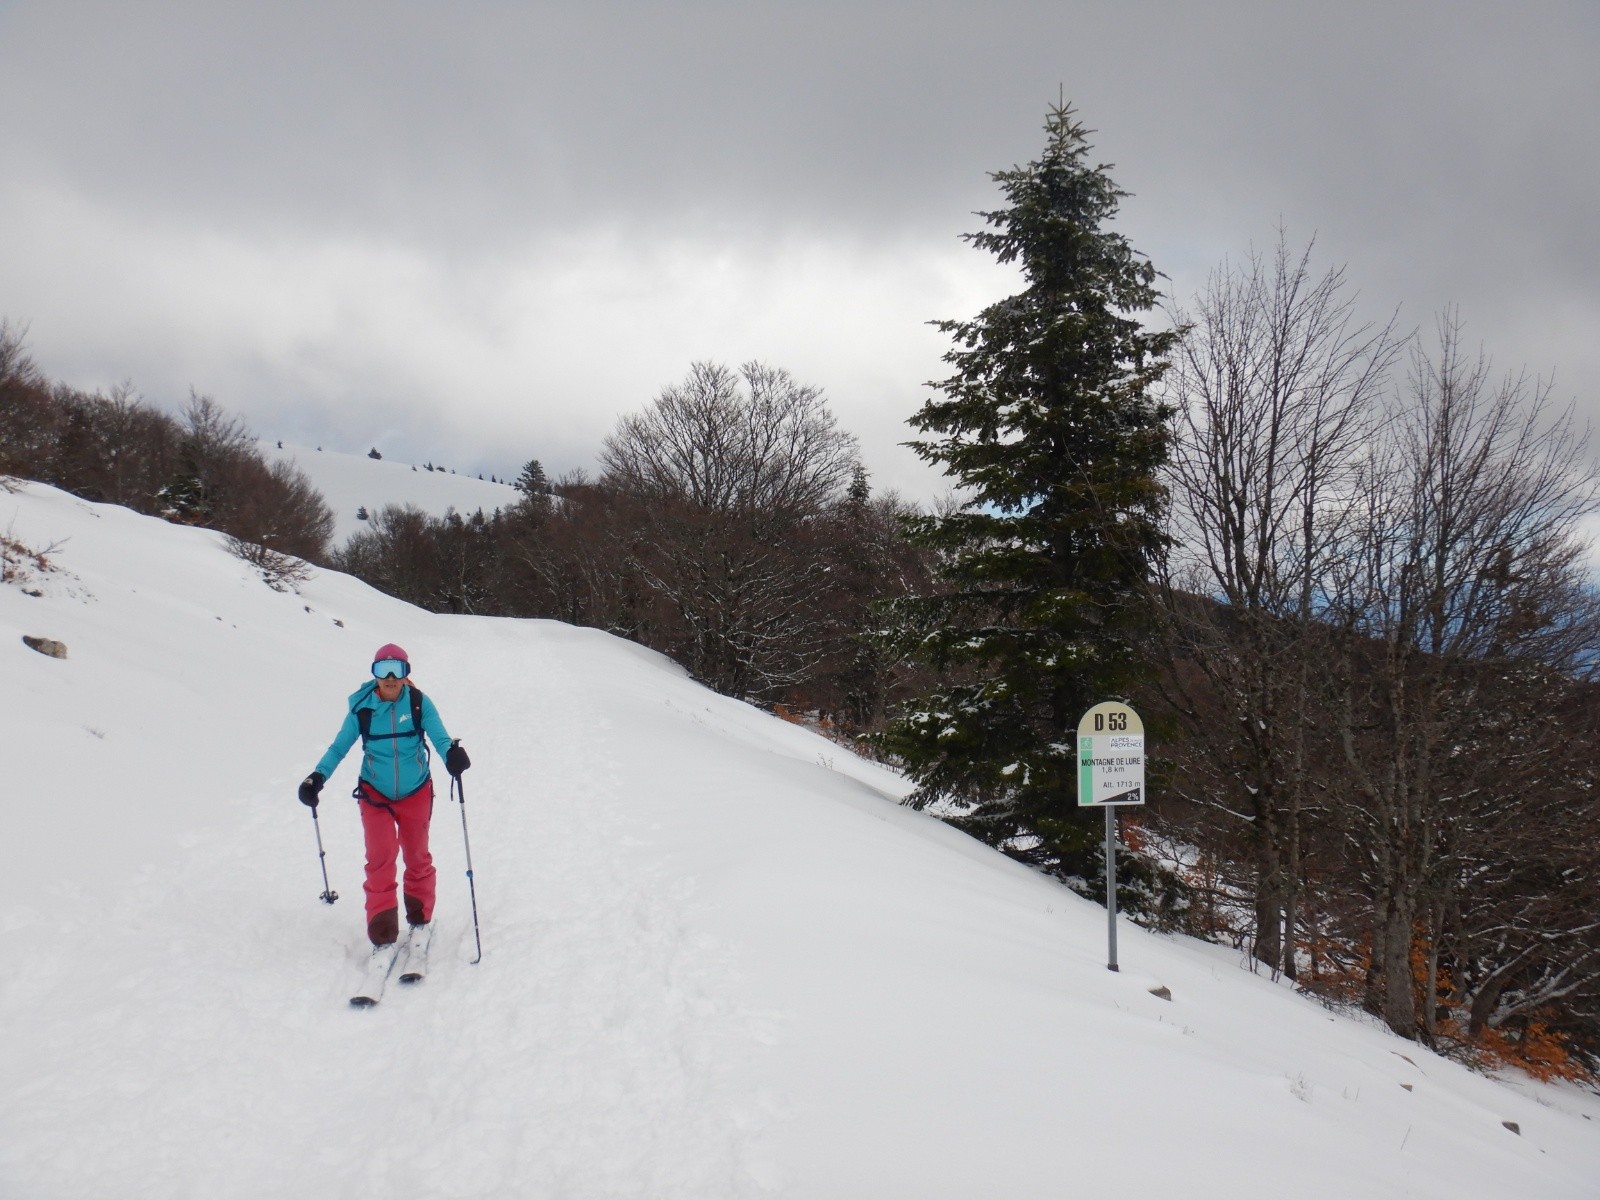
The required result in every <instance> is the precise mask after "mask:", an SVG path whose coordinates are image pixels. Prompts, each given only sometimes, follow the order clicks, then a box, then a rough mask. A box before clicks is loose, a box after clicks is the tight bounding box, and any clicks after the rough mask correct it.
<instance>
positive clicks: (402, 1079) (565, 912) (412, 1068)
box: [0, 624, 765, 1200]
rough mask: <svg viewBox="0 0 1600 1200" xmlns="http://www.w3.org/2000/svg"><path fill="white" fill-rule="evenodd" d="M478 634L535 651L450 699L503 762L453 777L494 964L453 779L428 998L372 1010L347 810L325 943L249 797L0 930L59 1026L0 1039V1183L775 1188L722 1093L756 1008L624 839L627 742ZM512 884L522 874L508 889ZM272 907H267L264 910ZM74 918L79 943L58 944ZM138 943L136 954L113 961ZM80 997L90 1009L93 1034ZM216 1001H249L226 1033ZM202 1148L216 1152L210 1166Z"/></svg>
mask: <svg viewBox="0 0 1600 1200" xmlns="http://www.w3.org/2000/svg"><path fill="white" fill-rule="evenodd" d="M479 633H480V636H479V638H477V639H474V640H477V641H479V642H480V643H481V652H482V653H483V654H484V655H486V656H489V655H493V656H498V658H499V659H500V660H501V661H504V660H505V658H506V656H508V655H520V656H521V658H522V659H526V660H527V661H518V663H517V667H518V671H517V676H516V677H518V678H524V679H528V680H530V681H537V682H536V683H533V682H530V684H529V686H528V687H527V689H526V691H524V692H523V693H521V694H513V695H505V696H472V697H470V698H469V700H468V702H465V703H463V702H460V701H457V702H456V703H454V704H450V705H442V707H443V708H444V712H445V718H446V721H447V722H448V723H449V724H450V725H451V728H452V731H453V732H458V733H459V734H460V735H461V736H463V737H464V740H465V737H466V735H467V734H468V733H469V732H470V735H471V741H472V742H473V743H475V744H477V745H478V746H480V747H485V748H487V747H493V748H494V751H493V754H488V753H485V752H484V751H483V750H480V751H479V755H480V759H481V761H480V763H479V764H478V765H476V766H475V767H474V769H473V770H471V771H469V772H468V773H467V774H466V775H465V776H464V779H463V782H464V783H465V784H466V796H467V819H468V822H469V826H470V831H471V833H472V834H473V835H474V842H473V855H474V864H473V865H474V869H475V879H476V882H477V886H478V893H479V895H478V900H479V910H480V917H481V919H482V926H483V929H482V933H483V943H484V955H485V957H484V960H483V962H482V963H480V964H478V965H471V964H470V963H469V961H468V960H469V959H470V958H471V957H472V956H473V953H474V944H473V939H472V928H471V919H470V911H469V900H468V894H467V887H466V881H465V878H464V870H465V868H464V857H463V852H462V847H461V843H462V837H461V829H460V810H459V808H458V806H457V805H455V804H453V803H450V802H449V801H448V800H447V799H446V798H445V797H446V795H447V793H445V791H444V788H443V785H444V783H445V779H446V777H444V776H443V773H442V772H436V775H437V776H438V779H437V782H438V783H439V785H440V789H441V794H440V797H439V799H438V800H436V805H435V815H434V822H433V839H432V841H433V849H434V854H435V861H436V865H437V866H438V868H439V895H440V899H439V906H438V912H437V914H436V919H437V920H438V922H439V925H438V935H437V937H436V939H435V944H434V948H433V955H432V962H433V972H432V974H431V975H430V977H429V978H428V979H427V980H426V981H425V982H424V983H423V984H422V985H420V986H418V987H415V988H412V987H403V986H401V985H400V984H399V983H398V982H397V981H395V980H391V982H390V987H389V989H388V991H387V993H386V995H385V999H384V1002H383V1004H382V1005H381V1006H380V1007H379V1008H377V1009H374V1010H370V1011H365V1012H361V1011H356V1010H352V1009H349V1008H348V1007H347V1005H346V997H347V996H348V994H349V992H350V990H351V989H352V988H353V986H354V984H355V982H356V980H357V979H358V977H359V972H360V967H361V963H362V960H363V959H364V957H365V954H366V947H365V943H364V942H363V941H360V940H358V935H359V922H360V904H361V893H360V885H359V879H360V869H359V868H360V863H359V838H358V837H354V838H352V837H348V836H347V837H343V838H340V837H338V836H337V834H336V830H337V829H338V828H339V827H341V826H354V824H355V814H354V812H353V811H350V806H352V805H353V804H354V801H353V800H352V801H343V794H344V789H341V788H338V787H337V786H336V785H330V787H329V789H328V791H327V792H326V793H325V802H324V804H323V806H322V808H321V810H320V812H321V824H322V826H323V837H324V840H325V842H329V843H330V850H329V861H330V864H332V865H331V866H330V871H331V873H332V874H334V875H335V876H336V878H335V882H334V887H335V889H336V890H339V891H340V892H341V898H340V900H339V901H338V903H337V904H336V905H334V906H333V908H332V909H331V910H329V909H326V908H323V907H322V906H320V905H319V906H318V908H319V909H320V911H319V912H318V913H317V914H315V915H316V917H317V918H318V919H317V920H316V921H315V922H314V924H315V926H316V927H317V928H318V929H320V930H321V935H320V936H318V937H316V938H314V939H310V940H309V941H308V939H307V936H306V926H307V924H308V922H307V920H306V918H305V912H306V905H305V901H306V900H307V899H308V898H310V896H311V895H313V894H314V892H313V891H312V878H311V877H310V876H307V877H306V878H305V879H304V881H303V884H304V886H302V887H296V888H293V889H288V890H286V889H285V888H284V887H283V886H282V881H281V879H280V878H278V877H280V876H281V875H283V874H286V872H284V871H283V870H282V867H283V864H284V863H285V862H296V861H299V860H300V859H303V858H306V857H309V856H310V855H311V854H312V853H313V852H314V850H313V847H312V846H311V845H310V844H309V843H310V841H311V839H310V831H309V830H304V829H302V828H301V827H300V826H299V825H298V824H297V825H296V826H295V828H294V829H293V831H292V832H293V834H296V835H298V834H304V835H305V840H306V842H307V844H306V845H290V844H287V843H291V842H298V841H299V840H300V839H299V838H298V837H295V836H290V831H289V830H288V829H286V822H285V820H284V811H285V810H284V806H285V804H286V803H288V804H291V805H292V804H293V800H292V795H291V794H290V793H288V792H286V791H285V790H284V789H282V788H278V789H274V790H273V791H271V792H252V793H249V794H244V795H241V796H239V797H237V798H236V799H235V800H234V802H233V803H234V805H235V806H236V807H237V808H238V809H241V810H244V819H243V822H242V825H243V828H237V827H235V828H233V829H230V830H229V831H228V832H227V833H226V834H223V835H217V834H212V835H210V836H206V837H191V838H189V839H187V841H188V844H187V845H186V846H184V848H183V853H182V855H181V857H180V859H179V860H178V861H177V862H176V863H174V864H173V865H172V866H171V867H170V868H169V869H167V870H162V869H155V868H150V869H146V870H145V871H144V872H142V875H141V877H140V878H138V879H137V880H136V881H135V882H134V883H133V885H132V886H131V887H129V888H128V890H127V892H126V894H125V896H124V897H123V898H122V900H121V901H120V902H119V903H118V905H117V911H116V912H115V913H114V914H105V913H100V912H97V911H96V906H95V903H94V902H93V901H90V902H87V903H85V902H83V901H76V902H75V900H74V897H73V896H72V895H71V893H70V891H67V890H66V889H63V890H62V891H61V892H60V893H58V894H56V895H54V896H52V897H51V898H50V901H49V902H48V903H46V904H42V905H39V906H37V907H32V908H29V909H25V910H23V913H22V914H21V915H14V916H13V917H12V918H10V919H9V920H8V922H7V926H6V929H5V933H6V940H7V943H8V944H13V945H14V944H17V943H19V942H20V943H21V944H23V945H24V946H29V945H30V944H31V948H32V950H33V952H31V953H25V954H22V955H20V956H19V962H18V965H17V969H16V971H15V973H14V974H13V976H12V978H11V979H10V980H9V981H8V985H7V987H6V1002H5V1007H6V1008H11V1009H12V1010H13V1011H17V1010H20V1011H24V1012H30V1013H33V1014H37V1013H39V1012H41V1011H42V1012H50V1011H52V1010H55V1011H58V1012H59V1013H60V1014H61V1016H60V1019H59V1020H54V1021H46V1022H40V1021H38V1020H37V1019H34V1020H32V1021H31V1022H30V1029H29V1033H30V1037H29V1042H28V1045H27V1046H25V1047H14V1048H13V1052H8V1054H7V1055H6V1057H7V1058H9V1059H11V1060H12V1063H11V1066H12V1070H11V1071H9V1072H7V1074H8V1076H9V1078H10V1080H12V1081H17V1082H15V1083H11V1084H8V1086H9V1087H10V1089H11V1093H12V1094H11V1096H10V1097H9V1101H8V1103H7V1105H6V1113H7V1116H6V1118H5V1123H4V1125H3V1126H0V1129H3V1134H4V1138H3V1140H4V1143H7V1144H11V1145H24V1144H25V1145H27V1146H29V1147H30V1153H29V1154H28V1156H27V1158H26V1160H25V1161H24V1160H21V1159H19V1158H16V1157H8V1156H4V1154H3V1152H0V1163H3V1164H4V1169H3V1171H0V1182H4V1183H5V1186H4V1187H3V1188H0V1193H3V1194H4V1195H6V1196H8V1197H13V1196H14V1197H19V1198H20V1197H29V1198H33V1197H51V1198H56V1197H60V1198H62V1200H65V1198H66V1197H77V1196H81V1197H107V1196H112V1195H118V1196H149V1197H152V1198H154V1197H175V1196H180V1195H181V1196H194V1197H202V1196H206V1197H215V1196H228V1197H241V1198H243V1197H255V1196H260V1197H272V1196H283V1195H285V1194H287V1192H288V1190H289V1189H290V1186H291V1182H292V1184H293V1186H294V1187H299V1186H304V1184H305V1183H306V1182H307V1181H312V1180H314V1181H315V1184H314V1186H315V1194H316V1195H318V1196H325V1197H352V1198H354V1197H366V1196H372V1195H382V1194H389V1195H400V1196H417V1197H426V1196H463V1197H475V1196H485V1197H487V1196H503V1195H505V1194H506V1188H507V1186H508V1184H509V1183H510V1181H515V1183H514V1185H513V1186H514V1188H515V1194H517V1195H522V1196H539V1197H568V1196H570V1197H609V1196H617V1197H621V1196H653V1197H705V1196H734V1197H737V1196H745V1195H755V1194H760V1193H761V1192H762V1191H763V1190H764V1189H761V1188H758V1187H756V1185H755V1184H754V1182H753V1180H754V1175H753V1174H752V1171H755V1172H756V1173H759V1168H758V1167H757V1166H755V1165H754V1164H753V1163H752V1161H751V1153H752V1151H751V1146H752V1141H753V1139H754V1137H755V1136H756V1134H758V1133H759V1130H760V1128H761V1127H762V1125H763V1124H764V1120H765V1118H764V1116H763V1112H762V1105H761V1104H760V1103H759V1102H758V1101H756V1100H755V1099H753V1098H750V1097H740V1096H737V1095H728V1094H725V1092H724V1090H723V1089H722V1083H723V1074H724V1073H723V1072H722V1071H721V1070H720V1068H719V1064H721V1063H722V1062H724V1061H726V1060H728V1059H730V1057H732V1058H737V1057H739V1056H744V1055H747V1054H748V1052H749V1048H750V1047H751V1046H753V1045H754V1044H755V1038H756V1036H757V1034H758V1033H759V1024H760V1023H759V1022H758V1021H755V1020H751V1019H746V1018H744V1017H742V1016H741V1014H739V1013H736V1012H732V1011H730V1008H729V1004H728V1002H727V1001H726V1000H725V999H724V998H723V997H724V996H725V995H726V994H727V993H728V991H729V989H728V988H727V987H726V986H725V983H724V976H725V974H726V972H727V971H728V970H729V968H728V966H727V964H726V962H725V961H724V959H723V957H722V956H721V955H720V954H719V953H718V952H717V950H716V949H715V948H714V947H712V946H710V945H707V944H705V941H704V938H703V937H702V938H701V939H699V941H696V940H695V939H694V938H691V937H690V935H689V934H687V933H686V931H685V929H684V928H683V926H682V924H681V923H680V920H679V918H678V910H679V909H680V908H681V906H682V903H683V901H684V899H685V898H686V893H685V890H684V889H683V888H682V887H679V888H677V889H676V892H675V891H674V889H673V887H672V886H671V885H670V884H668V883H667V882H666V881H664V879H663V878H662V877H661V873H660V871H659V869H654V870H653V869H652V866H651V864H650V863H649V862H648V860H642V859H641V857H640V856H638V855H636V854H630V853H628V851H627V849H626V846H627V844H628V842H629V841H630V838H629V831H628V829H627V828H626V826H625V824H624V823H623V821H622V820H621V817H620V815H619V813H618V811H617V809H616V806H615V803H614V795H613V793H614V789H615V786H616V784H615V778H614V776H615V772H614V771H613V770H611V769H609V768H608V766H607V764H608V763H611V762H612V761H614V759H615V757H616V756H615V752H614V749H613V748H612V747H611V745H610V743H611V741H612V739H613V738H614V736H615V734H614V731H613V730H612V729H611V728H610V727H609V725H608V722H607V721H606V720H605V719H604V718H603V717H602V716H601V715H600V714H597V713H594V712H591V711H588V710H586V709H585V708H584V707H583V705H582V704H581V703H576V702H575V701H574V699H573V696H572V694H571V693H572V690H573V689H571V688H569V687H566V686H564V685H563V684H564V680H563V674H562V672H561V670H560V668H559V666H558V665H557V664H555V663H554V662H552V661H550V660H549V659H548V657H540V656H538V655H537V654H536V653H530V651H529V648H528V643H527V639H525V638H524V639H520V640H516V641H510V642H508V641H506V640H504V639H500V638H496V637H495V636H494V634H495V630H494V629H493V628H492V626H490V625H486V624H481V625H480V630H479ZM455 648H456V649H458V650H459V649H461V648H462V645H461V642H460V641H457V642H456V643H455ZM416 653H417V652H416V651H413V655H414V656H416ZM423 661H425V659H424V660H423ZM483 661H488V659H487V658H486V659H484V660H483ZM329 732H330V733H331V729H330V731H329ZM318 749H320V746H318V747H311V746H307V747H301V748H300V753H299V757H300V758H304V759H306V761H310V760H311V759H312V758H313V757H314V753H315V751H316V750H318ZM353 753H359V750H357V751H355V752H353ZM351 761H352V760H347V765H346V768H345V769H343V770H341V772H340V774H339V776H337V777H336V779H337V778H342V777H343V776H344V775H345V774H347V773H349V771H350V769H351V768H350V766H349V763H350V762H351ZM484 797H492V800H491V799H485V798H484ZM341 801H343V802H342V803H341ZM295 807H296V808H298V806H295ZM345 832H346V833H347V832H348V830H346V831H345ZM335 841H343V842H344V843H345V844H344V845H343V846H342V847H341V851H340V854H339V856H338V857H337V858H336V857H335V854H334V851H333V849H332V843H334V842H335ZM352 851H353V852H354V853H352ZM169 870H170V871H172V872H174V873H173V874H169ZM513 876H518V877H520V878H521V879H523V880H526V881H531V884H532V886H531V887H521V888H512V887H509V886H502V881H505V880H508V879H510V878H512V877H513ZM316 879H317V881H318V882H320V875H318V876H317V877H316ZM341 881H342V883H343V887H341V886H340V883H341ZM295 882H296V883H297V884H299V883H301V882H302V881H301V880H299V879H297V880H296V881H295ZM263 893H266V894H269V895H271V894H274V893H275V896H274V898H275V899H276V900H277V902H278V903H277V907H278V911H277V913H276V914H275V916H274V917H273V918H272V919H269V920H267V921H265V922H263V921H262V920H261V918H260V917H259V915H258V914H259V909H260V896H261V895H262V894H263ZM291 893H292V894H291ZM519 897H523V898H524V899H522V900H520V901H519V899H518V898H519ZM108 917H109V918H110V919H105V918H108ZM62 931H65V932H66V934H67V936H71V937H74V938H83V939H85V944H83V945H80V946H77V947H75V948H74V952H73V953H72V954H71V955H70V956H64V955H62V954H60V953H56V952H52V951H51V949H50V948H51V946H52V944H53V940H54V939H55V937H56V936H58V934H59V933H61V932H62ZM130 940H132V941H133V942H135V943H137V944H138V946H139V954H138V960H137V961H138V962H139V963H140V964H141V965H140V966H139V967H138V969H136V970H133V971H127V970H125V969H122V970H118V971H117V972H116V973H115V974H114V975H113V974H108V973H107V972H106V971H105V969H104V964H107V963H111V962H116V963H118V964H124V963H125V962H126V957H127V949H126V946H127V943H128V942H129V941H130ZM85 995H94V996H96V997H98V999H97V1002H96V1005H95V1008H94V1015H93V1019H92V1020H91V1021H90V1022H89V1023H88V1026H87V1027H85V1024H84V1022H83V1021H82V1020H81V1012H82V1004H81V998H82V997H84V996H85ZM218 1006H226V1007H227V1008H229V1009H231V1010H232V1015H231V1016H230V1017H228V1018H226V1019H225V1020H224V1021H219V1017H218V1014H217V1008H218ZM219 1027H220V1028H222V1029H225V1030H227V1031H228V1036H227V1037H226V1039H225V1040H221V1041H219V1040H218V1038H217V1031H218V1029H219ZM397 1063H398V1064H403V1065H402V1066H400V1068H399V1069H397ZM352 1138H354V1139H358V1140H359V1141H360V1142H361V1143H364V1144H365V1146H366V1150H367V1152H365V1153H359V1152H358V1153H355V1154H352V1153H351V1146H350V1145H349V1141H350V1139H352ZM197 1144H200V1145H205V1146H208V1147H210V1148H211V1149H212V1153H211V1154H209V1155H207V1156H206V1157H205V1158H204V1159H202V1160H201V1161H195V1156H194V1153H193V1151H194V1147H195V1146H196V1145H197ZM302 1194H304V1193H302Z"/></svg>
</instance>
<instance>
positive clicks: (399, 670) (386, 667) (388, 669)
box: [372, 658, 411, 679]
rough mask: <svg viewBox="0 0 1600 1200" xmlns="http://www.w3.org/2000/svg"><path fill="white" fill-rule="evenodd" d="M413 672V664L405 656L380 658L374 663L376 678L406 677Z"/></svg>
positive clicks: (374, 675)
mask: <svg viewBox="0 0 1600 1200" xmlns="http://www.w3.org/2000/svg"><path fill="white" fill-rule="evenodd" d="M409 674H411V664H410V663H408V662H407V661H406V660H405V659H403V658H380V659H379V660H378V661H377V662H375V663H373V664H372V677H373V678H374V679H404V678H405V677H406V676H407V675H409Z"/></svg>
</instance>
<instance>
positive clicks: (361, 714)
mask: <svg viewBox="0 0 1600 1200" xmlns="http://www.w3.org/2000/svg"><path fill="white" fill-rule="evenodd" d="M406 686H407V687H409V688H410V689H411V728H410V730H402V731H401V732H399V733H373V732H372V712H373V710H372V709H371V708H370V707H368V706H367V705H366V704H365V703H363V702H364V701H366V700H370V699H371V698H372V697H373V696H374V695H376V694H377V690H378V685H377V684H376V683H372V684H368V685H367V690H366V691H365V692H364V694H363V695H361V696H360V697H358V698H357V700H356V707H355V708H354V709H352V710H351V711H353V712H354V713H355V714H356V724H357V725H359V726H360V727H361V748H362V749H363V750H365V749H366V748H367V743H368V742H370V741H373V740H374V739H376V740H378V741H386V740H388V739H389V738H401V737H406V736H407V734H408V733H409V734H410V735H412V736H415V737H416V738H417V740H418V741H420V742H421V743H422V749H423V753H425V754H428V757H429V758H432V757H433V755H432V754H431V753H430V752H429V751H428V739H427V738H425V737H423V734H422V690H421V689H420V688H418V687H417V686H416V685H415V684H409V683H408V684H407V685H406Z"/></svg>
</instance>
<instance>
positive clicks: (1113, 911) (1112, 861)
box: [1106, 804, 1120, 971]
mask: <svg viewBox="0 0 1600 1200" xmlns="http://www.w3.org/2000/svg"><path fill="white" fill-rule="evenodd" d="M1106 933H1107V944H1108V945H1109V947H1110V951H1109V953H1110V958H1109V959H1108V960H1107V961H1106V970H1108V971H1118V970H1120V968H1119V967H1118V966H1117V806H1116V805H1115V804H1108V805H1106Z"/></svg>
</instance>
